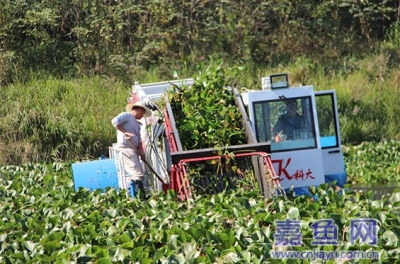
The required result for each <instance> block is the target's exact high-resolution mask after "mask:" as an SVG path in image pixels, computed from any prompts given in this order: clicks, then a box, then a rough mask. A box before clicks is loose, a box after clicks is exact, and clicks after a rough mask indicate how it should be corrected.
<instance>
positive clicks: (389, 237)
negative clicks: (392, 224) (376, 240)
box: [382, 230, 399, 246]
mask: <svg viewBox="0 0 400 264" xmlns="http://www.w3.org/2000/svg"><path fill="white" fill-rule="evenodd" d="M382 239H384V240H385V241H386V245H387V246H397V243H398V242H399V239H398V238H397V236H396V234H395V233H393V232H392V231H391V230H386V231H385V232H384V233H383V235H382Z"/></svg>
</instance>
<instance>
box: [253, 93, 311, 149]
mask: <svg viewBox="0 0 400 264" xmlns="http://www.w3.org/2000/svg"><path fill="white" fill-rule="evenodd" d="M253 109H254V116H255V129H256V136H257V140H258V142H270V143H271V151H272V152H280V151H288V150H296V149H312V148H316V147H317V143H316V138H315V127H314V117H313V111H312V104H311V97H299V98H285V99H282V100H274V101H259V102H254V103H253Z"/></svg>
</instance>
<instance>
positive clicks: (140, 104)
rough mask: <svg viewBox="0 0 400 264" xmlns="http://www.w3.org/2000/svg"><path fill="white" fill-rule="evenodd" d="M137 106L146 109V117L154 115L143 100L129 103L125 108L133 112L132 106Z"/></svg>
mask: <svg viewBox="0 0 400 264" xmlns="http://www.w3.org/2000/svg"><path fill="white" fill-rule="evenodd" d="M135 106H136V107H140V108H142V109H144V111H145V113H144V115H143V116H144V117H150V116H151V115H152V112H151V110H150V109H149V108H148V107H147V106H146V105H145V104H144V103H142V102H136V103H133V104H127V105H126V106H125V109H126V111H127V112H131V111H132V108H134V107H135Z"/></svg>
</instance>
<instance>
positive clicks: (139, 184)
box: [111, 102, 152, 196]
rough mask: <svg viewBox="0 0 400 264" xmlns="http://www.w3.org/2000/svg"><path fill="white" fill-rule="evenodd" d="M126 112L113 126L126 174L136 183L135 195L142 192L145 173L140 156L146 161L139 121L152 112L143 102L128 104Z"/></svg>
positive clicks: (115, 119)
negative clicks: (115, 130)
mask: <svg viewBox="0 0 400 264" xmlns="http://www.w3.org/2000/svg"><path fill="white" fill-rule="evenodd" d="M125 109H126V112H123V113H120V114H119V115H117V116H116V117H114V118H113V119H112V120H111V123H112V125H113V126H114V127H115V128H116V129H117V147H118V148H119V150H120V152H121V158H122V162H123V163H124V167H125V172H126V173H128V174H129V175H131V180H132V182H133V183H134V187H135V195H136V196H138V195H139V192H142V193H143V194H142V196H145V192H144V187H143V177H144V172H143V168H142V165H141V164H140V160H139V156H140V158H141V159H142V160H145V154H144V151H143V146H142V140H141V135H140V124H139V122H138V120H140V119H141V118H142V117H150V116H151V115H152V113H151V110H150V109H149V108H148V107H146V105H145V104H144V103H142V102H136V103H132V104H127V105H126V107H125Z"/></svg>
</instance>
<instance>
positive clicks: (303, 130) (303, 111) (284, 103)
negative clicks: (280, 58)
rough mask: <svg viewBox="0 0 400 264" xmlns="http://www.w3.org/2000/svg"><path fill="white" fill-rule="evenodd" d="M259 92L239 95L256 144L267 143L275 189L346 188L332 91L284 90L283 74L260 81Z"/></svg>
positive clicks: (304, 191)
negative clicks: (277, 183) (276, 179)
mask: <svg viewBox="0 0 400 264" xmlns="http://www.w3.org/2000/svg"><path fill="white" fill-rule="evenodd" d="M261 80H262V88H263V89H262V90H257V91H249V92H246V93H243V94H242V98H243V101H244V104H245V105H247V108H248V114H249V118H250V122H251V126H252V129H253V131H254V133H255V135H256V138H257V141H258V142H270V143H271V158H272V162H273V165H274V168H275V171H276V173H277V175H278V176H279V177H280V180H281V185H282V186H283V188H285V189H289V188H292V187H293V188H294V191H295V193H296V194H308V187H309V186H318V185H320V184H322V183H325V182H332V181H336V182H337V184H338V185H339V186H342V187H343V184H344V183H345V182H346V174H345V167H344V159H343V154H342V150H341V144H340V142H341V140H340V133H339V122H338V115H337V107H336V94H335V91H334V90H331V91H323V92H315V91H314V88H313V86H301V87H289V81H288V76H287V74H275V75H271V76H269V77H263V78H262V79H261Z"/></svg>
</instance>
